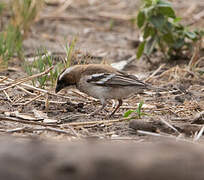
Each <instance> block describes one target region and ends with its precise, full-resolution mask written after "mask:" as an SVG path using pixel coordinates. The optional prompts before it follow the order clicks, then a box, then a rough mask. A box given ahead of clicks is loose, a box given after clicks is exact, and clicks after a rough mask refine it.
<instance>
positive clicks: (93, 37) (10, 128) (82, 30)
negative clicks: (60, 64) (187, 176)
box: [0, 0, 204, 143]
mask: <svg viewBox="0 0 204 180" xmlns="http://www.w3.org/2000/svg"><path fill="white" fill-rule="evenodd" d="M172 3H173V6H174V7H175V9H176V12H177V15H178V16H181V17H182V18H183V21H182V22H183V23H184V24H190V25H191V27H198V28H203V27H204V15H203V8H204V2H202V1H198V0H197V1H192V0H188V1H172ZM139 5H140V2H139V1H136V0H123V1H121V0H109V1H103V2H100V1H96V0H84V1H81V0H76V1H70V4H69V3H67V4H66V5H64V6H63V7H62V5H61V4H60V3H56V2H54V1H53V3H51V2H50V3H48V4H46V5H45V7H44V9H43V11H42V13H41V14H40V15H39V17H38V19H37V20H36V23H35V24H34V25H33V26H32V28H31V32H30V33H29V35H28V37H27V38H26V39H25V40H24V52H25V56H26V58H30V57H33V55H34V54H35V52H36V49H38V48H42V47H46V48H47V49H48V50H49V51H50V52H51V53H52V55H53V56H54V57H55V60H56V62H57V61H59V60H61V59H62V58H63V57H65V55H66V54H65V49H64V45H65V43H66V42H67V41H68V42H70V41H71V40H72V38H73V37H77V44H76V49H77V54H76V63H77V62H78V60H79V59H82V60H83V58H84V59H85V58H86V57H87V56H88V57H89V60H90V62H91V63H102V62H104V61H105V62H106V63H109V64H111V63H115V62H120V61H122V60H126V61H127V60H128V59H130V58H132V59H133V61H131V62H130V63H129V64H128V65H127V66H126V67H125V68H124V70H125V71H128V72H130V73H133V74H136V75H137V76H138V77H139V78H140V79H143V80H145V79H148V82H149V83H151V84H153V85H154V86H159V87H163V88H165V89H166V91H162V92H153V91H145V92H142V93H140V94H135V95H134V96H132V97H130V98H128V99H125V100H124V103H123V105H122V107H121V108H120V110H119V111H118V112H117V113H116V114H115V115H114V116H113V117H112V118H110V119H107V118H105V117H106V114H107V113H108V112H110V111H111V110H112V109H113V107H114V105H115V102H113V101H110V103H109V105H108V107H107V108H106V111H104V112H102V113H100V114H99V115H97V116H94V117H87V116H86V115H87V114H88V113H90V112H93V111H94V110H95V109H96V108H98V107H99V106H100V102H98V101H97V100H95V99H93V98H91V97H88V96H87V95H85V94H82V93H80V92H79V91H77V90H76V89H71V90H67V89H66V90H63V91H61V92H60V93H59V95H55V93H54V89H53V88H52V87H47V88H46V90H42V89H40V88H37V89H35V88H34V87H33V86H32V85H31V83H30V82H29V81H26V82H24V84H22V83H19V84H16V85H15V86H12V84H13V83H14V82H17V83H18V82H19V79H20V80H22V79H21V78H23V77H26V76H27V75H26V73H25V72H24V70H23V69H22V67H21V66H20V65H21V63H22V61H20V60H18V61H12V62H10V64H9V68H8V70H6V71H3V72H1V73H0V75H1V76H0V86H1V88H5V87H8V86H9V85H11V87H10V88H7V89H5V90H4V91H2V90H1V92H0V105H1V106H0V113H1V114H0V118H1V119H0V134H2V135H3V134H12V135H14V136H20V137H33V136H34V137H35V136H37V137H40V138H42V139H52V140H60V141H61V140H69V141H75V140H78V139H103V140H104V139H106V140H112V141H116V140H117V141H126V140H132V141H135V142H153V141H159V140H160V139H163V138H167V139H169V138H170V139H172V138H173V139H175V140H181V141H191V142H199V143H203V142H204V141H203V140H204V138H203V137H202V136H201V135H202V133H203V130H204V128H203V124H204V113H202V112H203V111H204V96H203V93H204V75H200V74H198V73H197V71H196V69H195V71H190V70H189V69H188V67H187V65H188V62H189V60H185V59H179V60H176V61H173V62H167V61H165V60H164V59H161V56H160V54H159V53H156V54H155V55H153V56H152V57H150V59H151V62H152V63H150V62H149V61H148V60H147V59H146V58H145V57H144V58H141V59H140V60H136V59H135V58H134V56H135V53H136V44H137V42H138V39H139V30H138V28H137V27H136V24H134V23H132V21H131V19H133V18H134V17H136V15H137V9H138V7H139ZM203 44H204V43H203ZM202 48H203V49H202V50H201V57H202V56H203V55H202V54H204V45H203V46H202ZM198 67H199V68H200V69H202V68H204V64H203V61H202V62H201V63H200V64H199V66H198ZM13 80H15V81H13ZM141 101H144V105H143V109H142V111H143V112H144V113H145V115H144V116H142V117H141V119H133V120H131V121H130V120H127V119H125V118H123V114H124V113H125V112H126V111H128V110H129V109H133V110H135V109H137V106H138V103H139V102H141ZM39 114H40V117H41V118H36V116H37V115H39ZM42 116H44V118H42ZM65 117H66V118H65Z"/></svg>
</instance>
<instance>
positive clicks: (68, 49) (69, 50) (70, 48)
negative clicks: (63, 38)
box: [65, 37, 77, 68]
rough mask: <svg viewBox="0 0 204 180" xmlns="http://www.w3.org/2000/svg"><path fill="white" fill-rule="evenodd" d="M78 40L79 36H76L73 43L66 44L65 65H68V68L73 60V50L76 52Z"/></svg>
mask: <svg viewBox="0 0 204 180" xmlns="http://www.w3.org/2000/svg"><path fill="white" fill-rule="evenodd" d="M76 42H77V38H76V37H74V38H73V39H72V41H71V43H70V44H69V43H67V44H66V46H65V49H66V60H65V61H66V62H65V66H66V68H68V67H69V66H70V65H71V61H72V57H73V52H74V49H75V45H76Z"/></svg>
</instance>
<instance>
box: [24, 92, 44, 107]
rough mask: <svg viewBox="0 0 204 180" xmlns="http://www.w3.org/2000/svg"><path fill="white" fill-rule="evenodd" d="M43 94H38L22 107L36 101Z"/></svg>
mask: <svg viewBox="0 0 204 180" xmlns="http://www.w3.org/2000/svg"><path fill="white" fill-rule="evenodd" d="M43 95H44V94H40V95H38V96H35V97H34V98H32V99H30V100H29V101H27V102H25V103H24V104H22V105H23V106H27V105H28V104H30V103H31V102H33V101H35V100H36V99H38V98H39V97H41V96H43Z"/></svg>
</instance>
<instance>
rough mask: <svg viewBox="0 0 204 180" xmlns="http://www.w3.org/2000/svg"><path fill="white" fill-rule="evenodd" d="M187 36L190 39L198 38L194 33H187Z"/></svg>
mask: <svg viewBox="0 0 204 180" xmlns="http://www.w3.org/2000/svg"><path fill="white" fill-rule="evenodd" d="M185 34H186V36H187V37H188V38H189V39H196V38H197V35H196V33H194V32H190V31H186V32H185Z"/></svg>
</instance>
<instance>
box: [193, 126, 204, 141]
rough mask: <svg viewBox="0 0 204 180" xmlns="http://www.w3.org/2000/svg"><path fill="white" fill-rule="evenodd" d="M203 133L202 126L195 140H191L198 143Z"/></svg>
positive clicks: (203, 128)
mask: <svg viewBox="0 0 204 180" xmlns="http://www.w3.org/2000/svg"><path fill="white" fill-rule="evenodd" d="M203 132H204V126H202V128H201V130H200V131H199V133H198V134H197V136H195V138H194V139H193V141H198V140H199V139H200V137H201V136H202V134H203Z"/></svg>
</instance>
